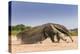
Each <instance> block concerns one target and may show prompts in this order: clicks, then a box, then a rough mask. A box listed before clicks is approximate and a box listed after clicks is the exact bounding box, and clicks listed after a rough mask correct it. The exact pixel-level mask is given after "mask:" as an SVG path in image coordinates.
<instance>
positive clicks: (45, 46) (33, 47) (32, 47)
mask: <svg viewBox="0 0 80 54" xmlns="http://www.w3.org/2000/svg"><path fill="white" fill-rule="evenodd" d="M72 38H73V40H74V42H73V43H66V42H64V41H60V43H52V42H51V40H50V39H49V38H48V39H46V40H45V41H43V43H42V44H40V43H38V44H24V45H21V44H18V42H17V41H13V43H12V52H13V53H15V52H31V51H47V50H68V49H77V48H78V43H77V41H78V39H77V36H73V37H72ZM13 40H14V39H13ZM15 40H16V38H15Z"/></svg>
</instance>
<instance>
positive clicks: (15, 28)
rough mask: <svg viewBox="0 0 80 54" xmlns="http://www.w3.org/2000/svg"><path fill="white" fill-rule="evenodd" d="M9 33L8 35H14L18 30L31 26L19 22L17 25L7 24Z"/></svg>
mask: <svg viewBox="0 0 80 54" xmlns="http://www.w3.org/2000/svg"><path fill="white" fill-rule="evenodd" d="M9 28H11V29H9V33H11V34H10V35H12V36H15V35H17V34H18V33H19V32H21V31H24V30H27V29H30V28H31V26H25V25H23V24H19V25H15V26H9Z"/></svg>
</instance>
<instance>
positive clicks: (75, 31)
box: [70, 28, 78, 36]
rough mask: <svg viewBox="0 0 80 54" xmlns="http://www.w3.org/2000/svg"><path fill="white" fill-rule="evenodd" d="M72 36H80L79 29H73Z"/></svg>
mask: <svg viewBox="0 0 80 54" xmlns="http://www.w3.org/2000/svg"><path fill="white" fill-rule="evenodd" d="M70 34H71V36H78V29H77V28H75V29H71V30H70Z"/></svg>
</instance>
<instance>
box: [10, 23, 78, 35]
mask: <svg viewBox="0 0 80 54" xmlns="http://www.w3.org/2000/svg"><path fill="white" fill-rule="evenodd" d="M9 27H10V28H11V29H10V30H9V33H10V36H16V35H17V34H18V33H19V32H21V31H24V30H29V29H31V28H32V27H31V26H25V25H23V24H19V25H15V26H9ZM69 31H70V34H71V36H78V29H77V28H74V29H70V30H69Z"/></svg>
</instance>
